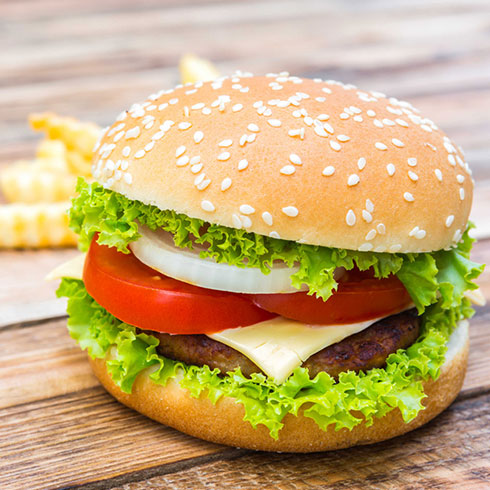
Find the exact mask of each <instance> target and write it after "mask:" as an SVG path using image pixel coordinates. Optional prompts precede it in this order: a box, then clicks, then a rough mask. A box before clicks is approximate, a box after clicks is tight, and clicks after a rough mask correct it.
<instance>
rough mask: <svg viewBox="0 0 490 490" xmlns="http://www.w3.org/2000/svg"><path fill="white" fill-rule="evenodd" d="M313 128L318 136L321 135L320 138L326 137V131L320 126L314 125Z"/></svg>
mask: <svg viewBox="0 0 490 490" xmlns="http://www.w3.org/2000/svg"><path fill="white" fill-rule="evenodd" d="M313 130H314V131H315V133H316V134H317V135H318V136H321V137H322V138H327V137H328V134H327V132H326V131H325V130H324V129H323V128H322V127H321V126H315V127H314V129H313Z"/></svg>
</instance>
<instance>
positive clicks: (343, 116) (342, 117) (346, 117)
mask: <svg viewBox="0 0 490 490" xmlns="http://www.w3.org/2000/svg"><path fill="white" fill-rule="evenodd" d="M339 117H340V119H349V114H346V113H345V112H342V114H340V116H339Z"/></svg>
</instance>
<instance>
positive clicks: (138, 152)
mask: <svg viewBox="0 0 490 490" xmlns="http://www.w3.org/2000/svg"><path fill="white" fill-rule="evenodd" d="M144 156H145V150H138V151H137V152H136V153H135V154H134V158H143V157H144Z"/></svg>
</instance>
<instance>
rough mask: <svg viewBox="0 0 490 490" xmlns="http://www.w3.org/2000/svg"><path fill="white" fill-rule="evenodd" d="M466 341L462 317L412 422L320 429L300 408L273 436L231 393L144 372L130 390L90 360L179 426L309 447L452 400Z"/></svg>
mask: <svg viewBox="0 0 490 490" xmlns="http://www.w3.org/2000/svg"><path fill="white" fill-rule="evenodd" d="M468 344H469V341H468V322H466V321H463V322H461V323H460V325H459V326H458V328H457V329H456V330H455V331H454V332H453V334H452V336H451V339H450V342H449V346H448V352H447V354H446V361H445V363H444V365H443V366H442V368H441V375H440V376H439V378H438V379H437V381H433V380H431V379H430V380H428V381H426V382H425V383H424V390H425V393H426V395H427V398H425V399H424V400H423V402H422V403H423V404H424V405H425V410H423V411H421V412H420V413H419V415H418V416H417V417H416V418H415V419H414V420H412V422H410V423H409V424H406V423H404V422H403V420H402V417H401V414H400V412H399V410H398V409H395V410H392V411H391V412H390V413H388V414H387V415H385V416H384V417H382V418H380V419H374V423H373V425H371V426H370V427H367V426H366V424H364V423H361V424H359V425H358V426H356V427H354V429H352V431H349V430H347V429H341V430H339V431H338V432H335V430H334V427H333V426H329V427H328V430H327V431H322V430H321V429H320V428H319V427H318V426H317V425H316V423H315V422H314V421H313V420H312V419H310V418H308V417H304V416H303V415H302V411H300V414H299V416H298V417H295V416H294V415H291V414H288V415H286V417H285V418H284V420H283V422H284V424H285V425H284V427H283V428H282V429H281V431H280V432H279V439H278V440H277V441H275V440H274V439H272V438H271V437H270V436H269V432H268V429H267V428H266V427H265V426H262V425H259V426H258V427H257V428H256V429H254V428H253V427H252V426H251V425H250V423H249V422H245V421H243V417H244V414H245V412H244V410H243V407H242V405H240V404H238V403H236V402H235V401H234V400H233V399H232V398H222V399H220V400H219V401H218V403H217V404H216V405H213V404H212V403H211V401H210V400H209V399H208V398H207V397H206V396H205V395H204V394H203V395H201V397H200V398H198V399H196V398H192V397H191V396H190V395H189V393H188V392H187V391H186V390H185V389H183V388H181V387H180V386H179V384H178V383H177V382H175V381H171V382H169V383H168V384H167V385H166V386H161V385H157V384H155V383H154V382H153V381H151V380H150V378H149V377H148V375H147V374H146V373H142V374H140V375H139V376H138V377H137V378H136V381H135V384H134V386H133V392H132V393H131V394H127V393H123V392H122V391H121V390H120V389H119V388H118V387H117V386H116V385H115V384H114V383H113V381H112V379H111V377H110V376H109V374H108V373H107V370H106V367H105V361H104V360H103V359H96V360H91V363H92V368H93V370H94V372H95V374H96V376H97V377H98V378H99V380H100V381H101V383H102V384H103V385H104V387H105V388H106V389H107V391H109V393H111V394H112V395H113V396H114V397H115V398H117V399H118V400H119V401H120V402H122V403H124V404H125V405H127V406H128V407H131V408H134V409H135V410H137V411H138V412H141V413H142V414H144V415H146V416H148V417H150V418H152V419H154V420H156V421H158V422H161V423H163V424H166V425H169V426H170V427H174V428H175V429H178V430H180V431H181V432H185V433H187V434H190V435H193V436H195V437H199V438H201V439H205V440H208V441H212V442H216V443H219V444H226V445H229V446H235V447H243V448H249V449H259V450H262V451H291V452H301V453H307V452H314V451H328V450H333V449H341V448H345V447H350V446H355V445H360V444H372V443H375V442H379V441H384V440H385V439H390V438H392V437H395V436H398V435H400V434H404V433H405V432H409V431H411V430H413V429H416V428H417V427H420V426H421V425H423V424H425V423H426V422H428V421H429V420H431V419H432V418H434V417H435V416H436V415H438V414H439V413H440V412H442V411H443V410H444V409H445V408H446V407H448V406H449V405H450V404H451V402H452V401H453V400H454V399H455V398H456V396H457V394H458V393H459V391H460V389H461V386H462V385H463V380H464V376H465V372H466V366H467V361H468Z"/></svg>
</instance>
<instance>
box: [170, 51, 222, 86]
mask: <svg viewBox="0 0 490 490" xmlns="http://www.w3.org/2000/svg"><path fill="white" fill-rule="evenodd" d="M179 68H180V77H181V79H182V83H195V82H199V81H201V82H207V81H209V80H214V79H215V78H218V77H219V71H218V70H217V68H216V67H215V66H214V65H213V63H211V62H210V61H208V60H206V59H203V58H199V57H198V56H196V55H194V54H186V55H184V56H182V58H180V63H179Z"/></svg>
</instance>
